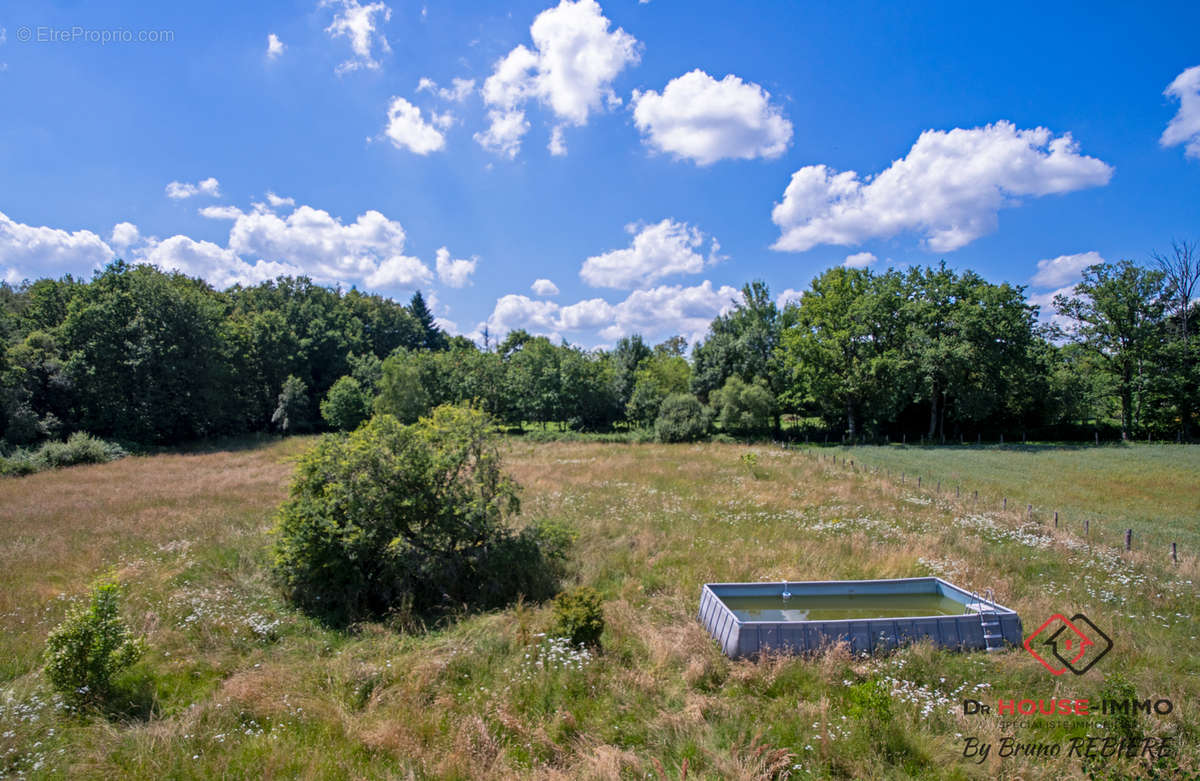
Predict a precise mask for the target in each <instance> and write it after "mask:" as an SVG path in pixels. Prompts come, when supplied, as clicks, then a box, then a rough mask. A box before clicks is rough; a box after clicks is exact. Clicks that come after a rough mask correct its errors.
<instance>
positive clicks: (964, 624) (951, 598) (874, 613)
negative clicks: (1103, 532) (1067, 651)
mask: <svg viewBox="0 0 1200 781" xmlns="http://www.w3.org/2000/svg"><path fill="white" fill-rule="evenodd" d="M699 619H700V621H701V623H703V624H704V626H705V627H706V628H707V629H708V631H709V634H711V635H712V636H713V638H714V639H716V641H717V643H718V644H720V646H721V649H722V650H723V651H724V652H725V653H726V654H728V655H729V656H731V657H741V656H753V655H756V654H759V653H761V652H763V651H767V650H781V651H791V652H805V651H816V650H818V649H820V648H822V647H823V646H827V645H831V644H834V643H837V642H841V641H845V642H846V643H848V644H849V646H850V649H851V650H852V651H854V652H856V653H857V652H861V651H868V652H871V651H876V650H886V649H890V648H895V647H896V646H898V645H901V644H903V643H909V642H913V641H916V640H920V639H923V638H929V639H930V640H932V641H933V642H934V643H936V644H937V645H940V646H943V647H946V648H955V649H961V650H971V649H975V650H998V649H1000V648H1003V647H1004V645H1005V644H1010V645H1020V644H1021V639H1022V634H1021V619H1020V617H1019V616H1018V615H1017V614H1016V612H1015V611H1013V610H1010V609H1009V608H1006V607H1004V606H1003V605H998V604H996V603H995V602H994V601H993V600H989V599H987V598H985V597H983V596H980V595H978V594H974V593H972V592H970V591H967V590H965V589H962V588H959V587H958V586H955V585H954V584H952V583H949V582H947V581H945V580H942V579H941V578H934V577H928V578H901V579H896V580H830V581H803V582H796V581H788V582H784V581H780V582H775V583H707V584H705V585H704V587H703V588H702V589H701V591H700V613H699Z"/></svg>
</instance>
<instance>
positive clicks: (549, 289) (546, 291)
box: [529, 279, 558, 296]
mask: <svg viewBox="0 0 1200 781" xmlns="http://www.w3.org/2000/svg"><path fill="white" fill-rule="evenodd" d="M529 288H530V289H531V290H532V291H533V292H534V293H536V294H537V295H539V296H557V295H558V285H556V284H554V283H553V282H551V281H550V280H548V279H535V280H534V281H533V284H532V285H530V286H529Z"/></svg>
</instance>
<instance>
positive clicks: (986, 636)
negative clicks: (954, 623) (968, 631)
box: [976, 588, 1004, 653]
mask: <svg viewBox="0 0 1200 781" xmlns="http://www.w3.org/2000/svg"><path fill="white" fill-rule="evenodd" d="M983 593H984V594H985V595H986V598H979V601H978V604H979V628H980V629H982V630H983V647H984V650H986V651H987V652H988V653H992V652H993V651H1001V650H1003V649H1004V633H1003V632H1001V631H1000V616H999V615H998V614H997V613H996V592H995V591H994V590H992V589H990V588H989V589H985V590H984V592H983ZM976 596H977V597H978V596H979V595H976Z"/></svg>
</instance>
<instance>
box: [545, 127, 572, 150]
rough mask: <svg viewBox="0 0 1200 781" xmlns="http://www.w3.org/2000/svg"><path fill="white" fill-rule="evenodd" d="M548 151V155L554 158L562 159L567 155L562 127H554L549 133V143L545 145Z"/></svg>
mask: <svg viewBox="0 0 1200 781" xmlns="http://www.w3.org/2000/svg"><path fill="white" fill-rule="evenodd" d="M546 148H547V149H549V150H550V154H552V155H554V156H555V157H562V156H563V155H565V154H566V153H567V141H566V139H565V138H563V126H562V125H555V126H554V129H553V130H551V131H550V143H549V144H547V145H546Z"/></svg>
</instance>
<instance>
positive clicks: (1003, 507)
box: [1000, 496, 1008, 510]
mask: <svg viewBox="0 0 1200 781" xmlns="http://www.w3.org/2000/svg"><path fill="white" fill-rule="evenodd" d="M1000 509H1001V510H1007V509H1008V497H1007V496H1006V497H1004V502H1003V504H1001V505H1000Z"/></svg>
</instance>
